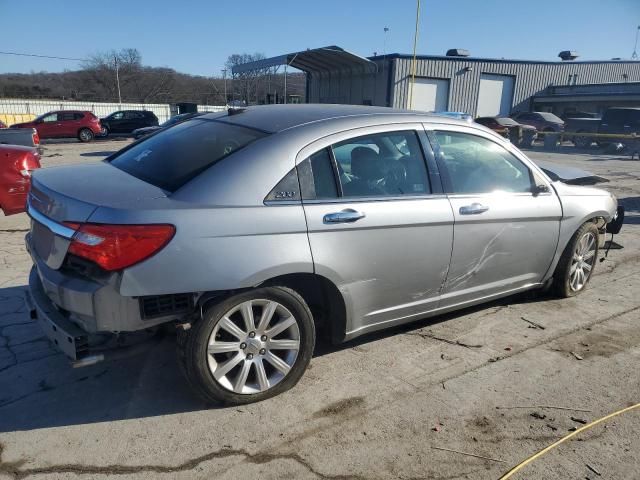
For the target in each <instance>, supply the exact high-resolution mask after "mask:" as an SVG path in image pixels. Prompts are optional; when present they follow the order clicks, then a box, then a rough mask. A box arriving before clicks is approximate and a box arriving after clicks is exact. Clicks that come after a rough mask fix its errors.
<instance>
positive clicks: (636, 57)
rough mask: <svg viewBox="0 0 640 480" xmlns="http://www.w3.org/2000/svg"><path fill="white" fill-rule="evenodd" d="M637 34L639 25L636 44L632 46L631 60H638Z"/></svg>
mask: <svg viewBox="0 0 640 480" xmlns="http://www.w3.org/2000/svg"><path fill="white" fill-rule="evenodd" d="M638 33H640V25H638V29H637V30H636V43H635V44H634V46H633V53H632V54H631V60H638Z"/></svg>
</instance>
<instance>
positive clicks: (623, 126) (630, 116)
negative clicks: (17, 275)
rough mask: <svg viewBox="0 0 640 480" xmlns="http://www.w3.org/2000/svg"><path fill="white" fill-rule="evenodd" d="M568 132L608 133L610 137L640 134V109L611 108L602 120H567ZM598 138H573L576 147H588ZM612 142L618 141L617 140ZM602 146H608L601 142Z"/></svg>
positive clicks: (583, 136) (585, 136)
mask: <svg viewBox="0 0 640 480" xmlns="http://www.w3.org/2000/svg"><path fill="white" fill-rule="evenodd" d="M566 131H567V132H576V133H583V134H588V133H606V134H609V135H616V134H620V135H630V134H633V133H636V134H638V133H640V108H623V107H619V108H609V109H607V110H606V111H605V112H604V115H602V118H571V119H569V120H567V129H566ZM594 140H596V138H594V137H590V136H589V135H580V136H575V137H573V143H574V144H575V146H576V147H581V148H584V147H588V146H589V145H591V143H593V142H594ZM609 141H610V142H612V141H617V140H616V139H615V138H612V139H609ZM598 143H600V144H601V145H606V144H607V143H609V142H607V141H606V137H605V140H604V141H599V142H598Z"/></svg>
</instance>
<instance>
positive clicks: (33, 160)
mask: <svg viewBox="0 0 640 480" xmlns="http://www.w3.org/2000/svg"><path fill="white" fill-rule="evenodd" d="M15 167H16V170H18V172H20V175H22V176H23V177H25V178H28V177H30V176H31V172H32V171H34V170H35V169H36V168H40V160H39V155H36V154H26V155H25V156H24V157H22V158H21V159H20V160H18V161H17V162H16V165H15Z"/></svg>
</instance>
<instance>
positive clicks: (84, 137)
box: [11, 110, 101, 142]
mask: <svg viewBox="0 0 640 480" xmlns="http://www.w3.org/2000/svg"><path fill="white" fill-rule="evenodd" d="M11 128H35V129H36V130H37V132H38V136H39V137H40V138H65V137H68V138H73V137H77V138H78V140H80V141H81V142H90V141H91V140H93V138H94V137H95V136H96V135H98V134H99V133H100V129H101V127H100V119H99V118H98V117H96V116H95V115H94V114H93V113H91V112H85V111H80V110H60V111H55V112H48V113H45V114H44V115H40V116H39V117H37V118H36V119H34V120H32V121H30V122H25V123H16V124H15V125H11Z"/></svg>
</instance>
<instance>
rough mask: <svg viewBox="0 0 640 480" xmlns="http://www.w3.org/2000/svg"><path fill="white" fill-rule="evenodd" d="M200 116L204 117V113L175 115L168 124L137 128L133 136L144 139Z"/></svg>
mask: <svg viewBox="0 0 640 480" xmlns="http://www.w3.org/2000/svg"><path fill="white" fill-rule="evenodd" d="M200 115H204V113H202V112H192V113H181V114H179V115H175V116H173V117H171V118H170V119H169V120H167V121H166V122H164V123H163V124H162V125H156V126H153V127H144V128H136V129H135V130H134V131H133V132H132V134H133V138H136V139H137V138H142V137H144V136H146V135H150V134H152V133H153V132H157V131H158V130H162V129H163V128H169V127H171V126H172V125H177V124H179V123H182V122H184V121H186V120H189V119H190V118H193V117H199V116H200Z"/></svg>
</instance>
